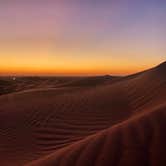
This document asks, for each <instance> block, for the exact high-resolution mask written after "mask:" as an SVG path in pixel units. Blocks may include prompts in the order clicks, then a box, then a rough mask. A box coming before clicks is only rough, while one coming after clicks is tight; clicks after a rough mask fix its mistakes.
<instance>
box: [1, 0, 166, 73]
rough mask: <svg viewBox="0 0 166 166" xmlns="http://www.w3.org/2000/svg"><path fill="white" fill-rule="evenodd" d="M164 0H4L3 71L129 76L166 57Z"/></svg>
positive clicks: (2, 22) (2, 8) (2, 28)
mask: <svg viewBox="0 0 166 166" xmlns="http://www.w3.org/2000/svg"><path fill="white" fill-rule="evenodd" d="M165 18H166V1H165V0H1V1H0V75H102V74H112V75H126V74H130V73H135V72H138V71H141V70H145V69H147V68H150V67H153V66H154V65H157V64H159V63H161V62H162V61H165V60H166V54H165V53H166V47H165V43H166V19H165Z"/></svg>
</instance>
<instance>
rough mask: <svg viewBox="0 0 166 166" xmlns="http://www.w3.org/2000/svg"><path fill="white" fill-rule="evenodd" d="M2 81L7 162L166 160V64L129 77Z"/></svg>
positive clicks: (104, 164)
mask: <svg viewBox="0 0 166 166" xmlns="http://www.w3.org/2000/svg"><path fill="white" fill-rule="evenodd" d="M0 80H1V81H2V83H1V81H0V87H3V90H2V91H1V96H0V105H1V107H0V161H1V165H2V166H11V165H12V166H23V165H29V166H34V165H35V166H36V165H37V166H40V165H41V166H47V165H48V166H52V165H57V166H59V165H60V166H61V165H62V166H63V165H64V166H65V165H66V166H68V165H69V166H70V165H71V166H74V165H78V166H79V165H80V166H82V165H83V166H84V165H87V166H88V165H89V166H93V165H99V166H108V165H113V166H116V165H117V166H118V165H123V166H124V165H126V166H130V165H131V166H132V165H135V166H137V165H140V163H141V165H148V166H149V165H150V166H160V165H161V166H165V165H166V158H165V157H166V150H165V148H166V143H165V140H166V134H165V133H164V128H165V126H166V121H165V120H166V113H165V109H166V103H165V101H166V63H162V64H160V65H159V66H157V67H154V68H152V69H150V70H147V71H144V72H141V73H137V74H134V75H130V76H126V77H111V76H103V77H88V78H87V77H82V78H62V77H60V78H54V77H52V78H49V77H47V78H38V77H37V78H33V77H32V78H31V77H29V78H16V80H12V79H11V78H1V79H0ZM1 89H2V88H1Z"/></svg>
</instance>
